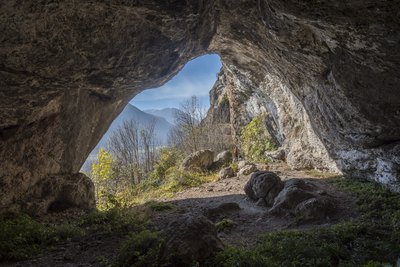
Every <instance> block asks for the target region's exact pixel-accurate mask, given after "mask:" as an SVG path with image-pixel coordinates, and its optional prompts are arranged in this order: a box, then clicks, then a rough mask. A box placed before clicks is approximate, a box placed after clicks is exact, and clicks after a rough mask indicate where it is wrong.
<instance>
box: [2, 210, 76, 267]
mask: <svg viewBox="0 0 400 267" xmlns="http://www.w3.org/2000/svg"><path fill="white" fill-rule="evenodd" d="M82 234H83V231H82V229H80V228H78V227H77V226H76V225H74V224H68V223H65V224H61V225H58V226H53V225H46V224H43V223H40V222H38V221H36V220H34V219H32V218H31V217H29V216H28V215H25V214H18V215H15V214H14V215H2V217H1V218H0V261H3V260H22V259H27V258H29V257H32V256H34V255H37V254H39V253H41V252H42V251H43V250H44V249H45V248H46V247H48V246H50V245H52V244H55V243H57V242H58V241H61V240H66V239H68V238H73V237H77V236H80V235H82Z"/></svg>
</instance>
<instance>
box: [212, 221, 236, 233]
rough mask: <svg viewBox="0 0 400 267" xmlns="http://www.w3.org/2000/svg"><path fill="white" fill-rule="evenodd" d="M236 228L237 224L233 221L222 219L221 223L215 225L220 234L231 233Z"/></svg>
mask: <svg viewBox="0 0 400 267" xmlns="http://www.w3.org/2000/svg"><path fill="white" fill-rule="evenodd" d="M235 226H236V223H235V222H234V221H232V220H231V219H222V220H221V221H219V222H217V223H216V224H215V227H216V228H217V231H218V232H226V233H227V232H230V231H231V230H232V229H233V228H234V227H235Z"/></svg>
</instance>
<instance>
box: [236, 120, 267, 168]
mask: <svg viewBox="0 0 400 267" xmlns="http://www.w3.org/2000/svg"><path fill="white" fill-rule="evenodd" d="M240 140H241V143H242V150H243V152H244V155H245V157H246V158H247V159H249V160H252V161H265V160H266V159H265V156H264V152H265V151H267V150H273V149H274V144H273V142H272V141H271V138H270V136H269V134H268V131H267V129H266V128H265V125H264V122H263V118H262V117H261V116H258V117H255V118H253V120H252V121H251V122H250V123H249V124H247V125H246V126H245V127H244V128H243V129H242V131H241V135H240Z"/></svg>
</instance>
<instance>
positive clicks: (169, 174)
mask: <svg viewBox="0 0 400 267" xmlns="http://www.w3.org/2000/svg"><path fill="white" fill-rule="evenodd" d="M217 180H218V175H217V174H216V173H197V172H189V171H182V170H180V169H178V168H177V167H175V166H174V167H171V168H169V169H168V170H167V171H166V172H165V178H164V179H159V178H158V177H154V176H153V177H149V178H148V179H146V180H145V181H144V182H143V183H140V184H138V185H137V186H136V187H135V188H134V191H133V193H132V197H131V203H130V204H131V205H137V204H143V203H145V202H147V201H151V200H154V199H160V198H164V199H165V198H171V197H173V196H174V195H175V194H176V193H177V192H181V191H183V190H185V189H187V188H190V187H196V186H200V185H201V184H204V183H208V182H213V181H217Z"/></svg>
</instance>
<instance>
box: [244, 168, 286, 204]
mask: <svg viewBox="0 0 400 267" xmlns="http://www.w3.org/2000/svg"><path fill="white" fill-rule="evenodd" d="M282 188H283V182H282V181H281V179H280V178H279V176H278V175H276V174H275V173H273V172H268V171H258V172H255V173H253V174H252V175H251V177H250V180H249V181H248V182H247V183H246V185H245V187H244V192H245V193H246V195H247V196H248V197H249V198H250V199H252V200H254V201H259V200H262V202H264V203H265V204H266V205H267V206H272V204H274V200H275V197H276V196H277V195H278V194H279V192H280V191H281V190H282Z"/></svg>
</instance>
